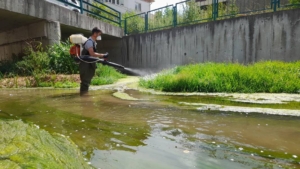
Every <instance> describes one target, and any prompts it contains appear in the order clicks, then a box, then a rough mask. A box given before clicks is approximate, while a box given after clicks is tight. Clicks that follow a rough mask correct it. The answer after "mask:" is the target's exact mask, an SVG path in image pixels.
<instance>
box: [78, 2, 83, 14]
mask: <svg viewBox="0 0 300 169" xmlns="http://www.w3.org/2000/svg"><path fill="white" fill-rule="evenodd" d="M82 1H83V0H80V2H79V3H80V13H81V14H83V3H82Z"/></svg>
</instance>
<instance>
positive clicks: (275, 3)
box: [271, 0, 280, 12]
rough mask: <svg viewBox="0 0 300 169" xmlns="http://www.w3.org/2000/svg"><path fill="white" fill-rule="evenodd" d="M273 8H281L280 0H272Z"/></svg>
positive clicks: (275, 9)
mask: <svg viewBox="0 0 300 169" xmlns="http://www.w3.org/2000/svg"><path fill="white" fill-rule="evenodd" d="M271 8H272V9H273V10H274V12H276V11H277V8H280V0H271Z"/></svg>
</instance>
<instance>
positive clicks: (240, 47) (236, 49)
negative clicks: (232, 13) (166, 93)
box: [107, 9, 300, 69]
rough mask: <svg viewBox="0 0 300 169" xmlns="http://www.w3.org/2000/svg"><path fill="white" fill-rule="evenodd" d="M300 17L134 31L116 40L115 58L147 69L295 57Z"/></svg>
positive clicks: (284, 14) (299, 51) (298, 56)
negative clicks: (142, 32)
mask: <svg viewBox="0 0 300 169" xmlns="http://www.w3.org/2000/svg"><path fill="white" fill-rule="evenodd" d="M299 16H300V9H296V10H290V11H280V12H276V13H268V14H261V15H253V16H247V17H240V18H233V19H228V20H222V21H216V22H209V23H203V24H198V25H193V26H186V27H178V28H173V29H169V30H163V31H157V32H151V33H146V34H139V35H132V36H128V37H124V38H123V40H122V43H121V42H120V40H117V41H115V42H114V43H115V44H119V45H116V47H118V46H119V48H118V49H117V48H114V49H112V52H114V53H115V54H116V55H114V56H112V57H111V59H112V61H117V62H118V63H121V64H124V65H126V66H128V67H131V68H149V69H162V68H167V67H172V66H175V65H183V64H188V63H196V62H239V63H244V64H248V63H252V62H257V61H261V60H283V61H296V60H300V47H299V45H300V18H299ZM110 43H112V42H110ZM120 44H121V45H120ZM107 49H109V48H107ZM116 50H118V51H119V53H121V54H120V55H117V54H118V53H117V52H116ZM114 57H115V58H114ZM116 58H118V59H116Z"/></svg>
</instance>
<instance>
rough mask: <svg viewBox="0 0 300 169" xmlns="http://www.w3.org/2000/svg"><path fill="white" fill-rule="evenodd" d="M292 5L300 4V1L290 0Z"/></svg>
mask: <svg viewBox="0 0 300 169" xmlns="http://www.w3.org/2000/svg"><path fill="white" fill-rule="evenodd" d="M289 2H290V4H300V0H289Z"/></svg>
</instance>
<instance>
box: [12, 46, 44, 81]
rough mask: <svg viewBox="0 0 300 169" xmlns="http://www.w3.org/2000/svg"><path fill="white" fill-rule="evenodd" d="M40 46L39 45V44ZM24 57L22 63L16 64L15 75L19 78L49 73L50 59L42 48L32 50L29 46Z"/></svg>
mask: <svg viewBox="0 0 300 169" xmlns="http://www.w3.org/2000/svg"><path fill="white" fill-rule="evenodd" d="M40 45H41V44H40ZM25 54H26V56H24V57H23V60H22V61H19V62H17V63H16V72H15V73H16V74H18V75H21V76H28V75H33V73H49V72H50V70H49V63H50V58H49V56H48V53H47V52H45V51H43V48H42V47H37V48H33V47H32V46H29V47H28V48H27V50H26V53H25Z"/></svg>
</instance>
